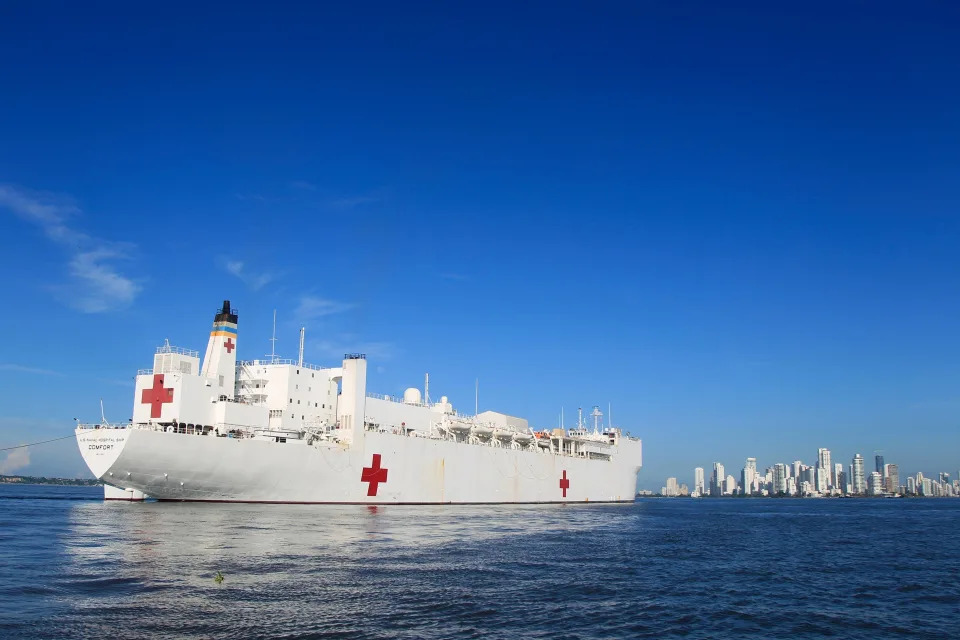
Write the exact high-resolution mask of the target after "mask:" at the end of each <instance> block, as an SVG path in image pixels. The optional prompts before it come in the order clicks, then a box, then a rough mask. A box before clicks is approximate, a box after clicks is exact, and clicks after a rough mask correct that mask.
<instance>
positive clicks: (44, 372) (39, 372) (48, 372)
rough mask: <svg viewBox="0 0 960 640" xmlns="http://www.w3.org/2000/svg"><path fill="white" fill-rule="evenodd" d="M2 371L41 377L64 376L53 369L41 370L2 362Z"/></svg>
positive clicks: (0, 369)
mask: <svg viewBox="0 0 960 640" xmlns="http://www.w3.org/2000/svg"><path fill="white" fill-rule="evenodd" d="M0 371H15V372H17V373H36V374H37V375H41V376H62V375H63V374H62V373H60V372H59V371H52V370H51V369H41V368H39V367H26V366H24V365H22V364H11V363H2V362H0Z"/></svg>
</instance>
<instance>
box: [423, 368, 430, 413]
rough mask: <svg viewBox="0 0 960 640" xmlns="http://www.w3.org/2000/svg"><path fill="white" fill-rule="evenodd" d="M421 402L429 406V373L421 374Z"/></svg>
mask: <svg viewBox="0 0 960 640" xmlns="http://www.w3.org/2000/svg"><path fill="white" fill-rule="evenodd" d="M423 404H425V405H427V406H428V407H429V406H430V374H429V373H425V374H423Z"/></svg>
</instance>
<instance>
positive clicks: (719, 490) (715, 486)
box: [710, 462, 724, 498]
mask: <svg viewBox="0 0 960 640" xmlns="http://www.w3.org/2000/svg"><path fill="white" fill-rule="evenodd" d="M723 471H724V469H723V464H721V463H719V462H714V463H713V475H711V476H710V495H711V496H713V497H715V498H719V497H720V496H722V495H723V480H724V474H723Z"/></svg>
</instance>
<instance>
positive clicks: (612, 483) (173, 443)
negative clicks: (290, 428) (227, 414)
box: [77, 428, 640, 504]
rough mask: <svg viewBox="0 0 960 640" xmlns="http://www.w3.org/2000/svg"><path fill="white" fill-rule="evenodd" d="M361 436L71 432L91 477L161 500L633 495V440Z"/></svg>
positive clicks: (431, 500)
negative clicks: (612, 443)
mask: <svg viewBox="0 0 960 640" xmlns="http://www.w3.org/2000/svg"><path fill="white" fill-rule="evenodd" d="M364 435H365V437H364V438H363V446H362V447H356V446H354V447H349V448H348V447H343V446H340V445H335V444H334V445H332V444H327V443H322V444H318V445H315V446H307V445H305V444H286V445H283V444H276V443H274V442H265V441H260V440H255V439H233V438H215V437H206V436H194V435H185V434H179V433H165V432H163V431H156V430H149V429H138V428H122V429H107V428H104V429H78V430H77V439H78V443H79V445H80V450H81V452H82V453H83V454H84V458H85V459H86V460H87V463H88V465H89V466H90V468H91V469H92V470H93V471H94V473H95V474H97V475H98V477H100V478H102V479H103V481H104V482H106V483H109V484H115V485H117V486H122V487H124V488H126V489H134V490H137V491H140V492H143V493H144V494H146V495H148V496H150V497H153V498H156V499H159V500H189V501H213V502H275V503H348V504H349V503H361V504H444V503H448V504H470V503H472V504H481V503H548V502H558V503H564V502H571V503H576V502H580V503H583V502H626V501H632V500H633V499H634V495H635V493H636V485H637V471H638V470H639V466H640V442H639V441H637V440H629V439H622V440H621V441H620V443H619V445H618V447H617V449H618V450H617V451H616V452H615V453H614V455H613V456H612V458H611V459H610V460H595V459H586V458H576V457H572V456H569V455H557V454H553V453H549V452H537V451H531V450H515V449H506V448H497V447H491V446H485V445H471V444H467V443H461V442H452V441H447V440H431V439H427V438H419V437H407V436H401V435H395V434H393V433H379V432H367V433H366V434H364ZM374 456H379V464H375V463H374ZM374 481H375V482H374ZM372 484H375V485H376V486H374V487H371V485H372ZM371 494H372V495H371Z"/></svg>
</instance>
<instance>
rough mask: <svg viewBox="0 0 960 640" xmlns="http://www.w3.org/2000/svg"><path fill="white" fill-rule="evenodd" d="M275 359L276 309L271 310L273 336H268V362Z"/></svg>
mask: <svg viewBox="0 0 960 640" xmlns="http://www.w3.org/2000/svg"><path fill="white" fill-rule="evenodd" d="M276 361H277V310H276V309H274V310H273V337H271V338H270V363H271V364H272V363H274V362H276Z"/></svg>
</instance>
